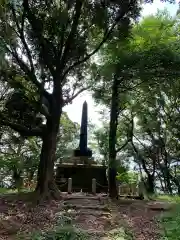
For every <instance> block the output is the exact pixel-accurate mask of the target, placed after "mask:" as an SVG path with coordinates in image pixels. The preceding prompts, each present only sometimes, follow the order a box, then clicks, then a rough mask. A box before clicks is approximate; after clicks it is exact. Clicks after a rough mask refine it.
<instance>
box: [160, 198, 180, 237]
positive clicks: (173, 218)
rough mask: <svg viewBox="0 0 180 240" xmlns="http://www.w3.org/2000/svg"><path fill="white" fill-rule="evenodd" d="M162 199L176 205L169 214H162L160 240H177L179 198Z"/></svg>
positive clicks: (178, 232)
mask: <svg viewBox="0 0 180 240" xmlns="http://www.w3.org/2000/svg"><path fill="white" fill-rule="evenodd" d="M164 199H166V200H168V202H169V201H171V202H176V205H175V206H174V208H173V209H172V210H170V212H168V213H164V214H163V215H162V217H161V219H160V223H161V227H162V231H163V233H162V238H161V239H162V240H166V239H168V240H177V239H180V229H179V224H180V198H179V197H176V198H174V197H169V196H168V197H167V198H166V197H165V198H164Z"/></svg>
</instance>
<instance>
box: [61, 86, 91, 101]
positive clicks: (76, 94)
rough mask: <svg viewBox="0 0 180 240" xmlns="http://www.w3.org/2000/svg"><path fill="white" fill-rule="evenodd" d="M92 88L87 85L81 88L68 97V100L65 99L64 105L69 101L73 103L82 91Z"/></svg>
mask: <svg viewBox="0 0 180 240" xmlns="http://www.w3.org/2000/svg"><path fill="white" fill-rule="evenodd" d="M88 89H90V86H89V87H85V88H81V89H80V90H79V91H78V92H77V93H75V94H74V95H73V96H71V97H70V98H67V99H66V100H64V103H63V106H65V105H66V104H68V103H71V102H72V101H73V100H74V99H75V98H76V97H77V96H78V95H79V94H81V93H82V92H84V91H86V90H88Z"/></svg>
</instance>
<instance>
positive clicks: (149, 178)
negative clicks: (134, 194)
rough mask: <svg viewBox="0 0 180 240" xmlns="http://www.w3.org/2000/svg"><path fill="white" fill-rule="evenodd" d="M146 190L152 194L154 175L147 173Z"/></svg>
mask: <svg viewBox="0 0 180 240" xmlns="http://www.w3.org/2000/svg"><path fill="white" fill-rule="evenodd" d="M146 189H147V192H148V193H150V194H154V175H153V174H148V175H147V187H146Z"/></svg>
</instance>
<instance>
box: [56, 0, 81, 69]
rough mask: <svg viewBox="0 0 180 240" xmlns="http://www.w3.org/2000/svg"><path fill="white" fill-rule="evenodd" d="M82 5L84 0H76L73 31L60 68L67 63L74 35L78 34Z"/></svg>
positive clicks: (68, 39)
mask: <svg viewBox="0 0 180 240" xmlns="http://www.w3.org/2000/svg"><path fill="white" fill-rule="evenodd" d="M82 5H83V0H76V5H75V14H74V18H73V23H72V27H71V31H70V33H69V36H68V38H67V41H66V44H65V48H64V53H63V56H62V58H61V64H60V70H61V69H62V68H64V66H65V64H66V58H67V55H68V52H69V50H70V46H71V42H72V41H73V40H74V36H75V34H76V31H77V27H78V22H79V18H80V16H81V8H82Z"/></svg>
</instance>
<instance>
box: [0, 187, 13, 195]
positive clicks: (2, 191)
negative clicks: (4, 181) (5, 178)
mask: <svg viewBox="0 0 180 240" xmlns="http://www.w3.org/2000/svg"><path fill="white" fill-rule="evenodd" d="M6 193H7V194H8V193H17V190H16V189H10V188H0V194H6Z"/></svg>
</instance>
